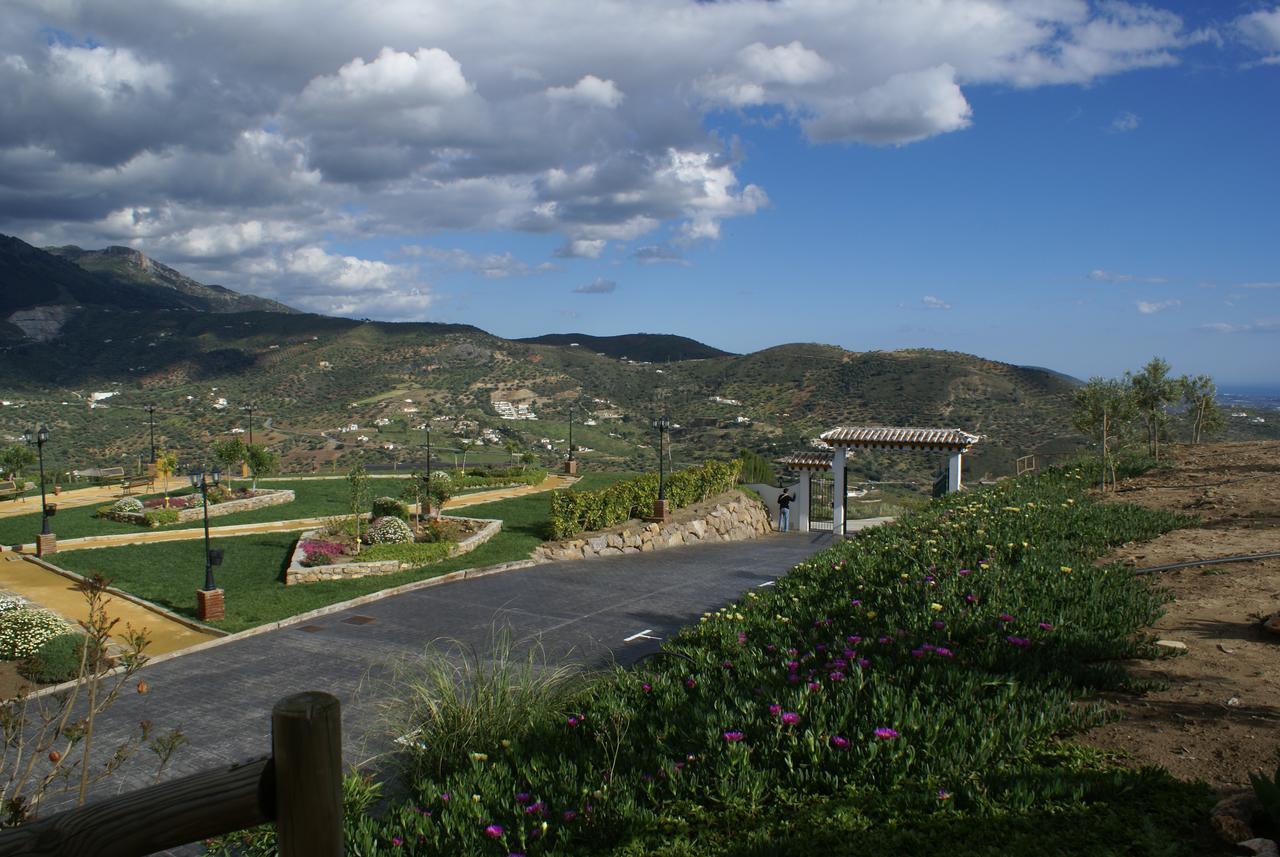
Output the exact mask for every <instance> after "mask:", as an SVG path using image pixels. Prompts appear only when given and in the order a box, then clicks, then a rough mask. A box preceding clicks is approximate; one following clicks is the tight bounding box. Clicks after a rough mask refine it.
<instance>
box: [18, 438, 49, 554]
mask: <svg viewBox="0 0 1280 857" xmlns="http://www.w3.org/2000/svg"><path fill="white" fill-rule="evenodd" d="M22 439H23V440H25V441H26V442H27V444H28V445H29V446H34V447H35V448H36V455H37V458H38V459H39V461H40V537H39V538H38V539H37V540H36V553H37V554H40V555H41V556H43V555H44V554H45V553H53V551H55V550H57V547H56V545H57V542H56V541H55V540H54V535H53V533H51V532H49V518H50V516H51V515H53V513H54V512H55V511H57V509H56V507H54V508H50V506H49V504H48V502H46V500H45V493H44V445H45V444H46V443H48V442H49V429H47V428H45V427H44V426H43V425H42V426H40V427H39V428H38V429H36V430H35V432H32V431H31V430H30V429H28V430H27V431H24V432H23V433H22Z"/></svg>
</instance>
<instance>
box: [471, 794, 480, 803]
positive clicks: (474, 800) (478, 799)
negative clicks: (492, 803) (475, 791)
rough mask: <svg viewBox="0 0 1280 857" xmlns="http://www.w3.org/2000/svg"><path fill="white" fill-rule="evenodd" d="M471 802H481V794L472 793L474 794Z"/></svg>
mask: <svg viewBox="0 0 1280 857" xmlns="http://www.w3.org/2000/svg"><path fill="white" fill-rule="evenodd" d="M471 802H472V803H479V802H480V795H472V796H471Z"/></svg>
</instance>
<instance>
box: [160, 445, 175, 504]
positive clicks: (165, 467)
mask: <svg viewBox="0 0 1280 857" xmlns="http://www.w3.org/2000/svg"><path fill="white" fill-rule="evenodd" d="M177 470H178V454H177V453H176V452H170V451H168V450H161V451H160V452H159V453H157V454H156V475H157V476H159V477H160V479H161V484H162V485H163V486H164V488H163V491H164V506H165V508H166V509H167V508H169V477H170V476H172V475H173V474H174V473H176V472H177Z"/></svg>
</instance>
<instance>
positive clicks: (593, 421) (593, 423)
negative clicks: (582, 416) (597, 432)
mask: <svg viewBox="0 0 1280 857" xmlns="http://www.w3.org/2000/svg"><path fill="white" fill-rule="evenodd" d="M582 424H583V425H584V426H593V425H596V421H595V420H583V421H582Z"/></svg>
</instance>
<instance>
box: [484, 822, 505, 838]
mask: <svg viewBox="0 0 1280 857" xmlns="http://www.w3.org/2000/svg"><path fill="white" fill-rule="evenodd" d="M504 831H505V828H503V826H502V825H501V824H490V825H489V826H488V827H486V828H485V829H484V835H485V836H487V837H489V838H490V839H501V838H502V834H503V832H504Z"/></svg>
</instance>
